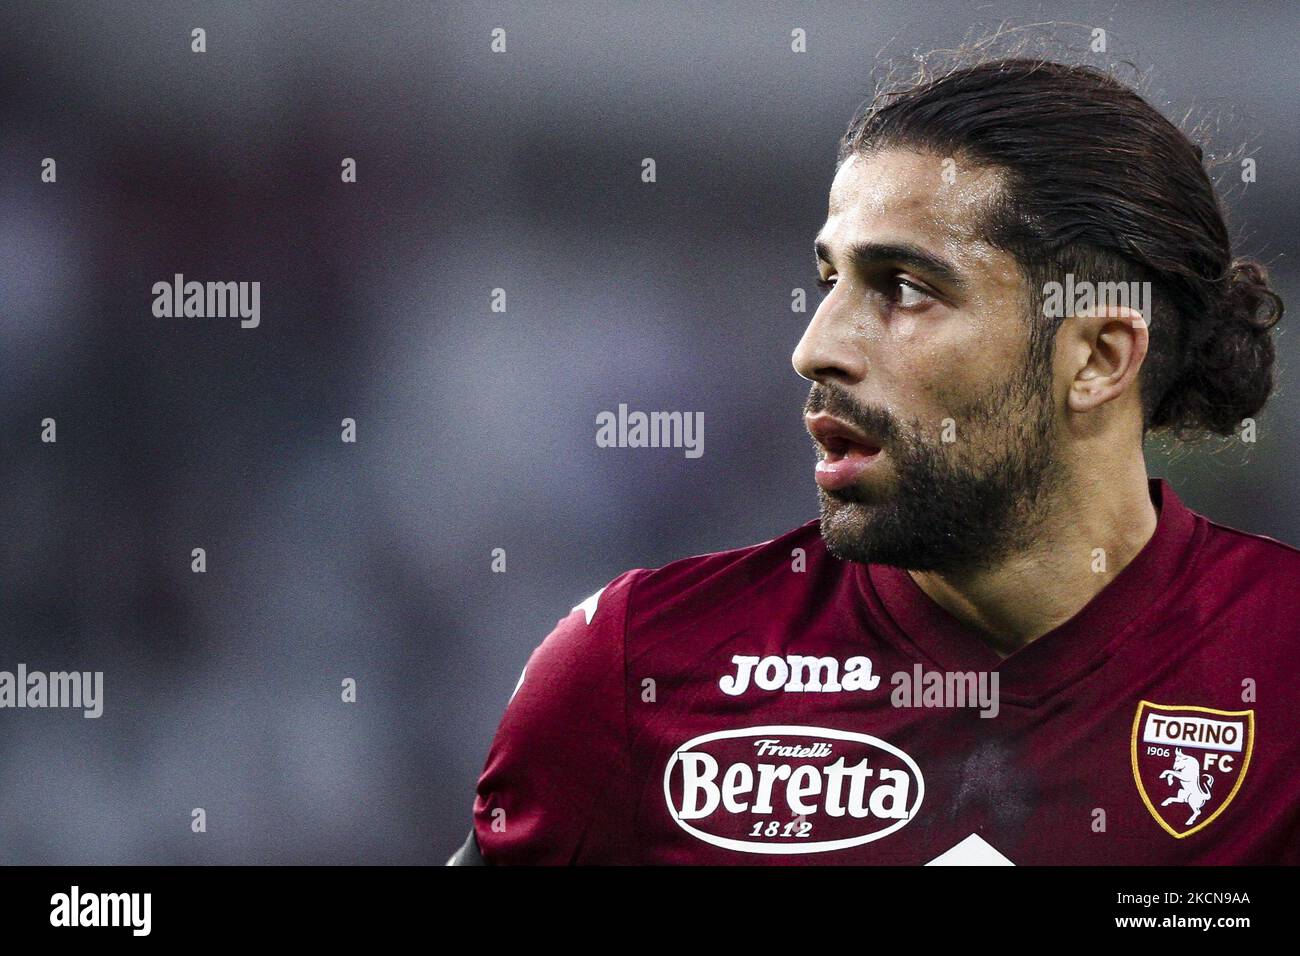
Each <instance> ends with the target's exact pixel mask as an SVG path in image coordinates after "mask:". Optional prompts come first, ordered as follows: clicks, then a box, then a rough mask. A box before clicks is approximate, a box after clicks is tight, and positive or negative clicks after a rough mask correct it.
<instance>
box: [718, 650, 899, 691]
mask: <svg viewBox="0 0 1300 956" xmlns="http://www.w3.org/2000/svg"><path fill="white" fill-rule="evenodd" d="M731 663H732V664H733V665H734V666H735V668H736V673H734V674H725V675H723V677H722V679H721V680H719V681H718V686H719V687H720V688H722V692H723V693H724V694H729V695H730V696H732V697H738V696H739V695H741V694H743V693H744V692H745V691H746V690H747V689H748V688H749V682H750V680H751V679H752V680H753V682H754V686H755V687H757V688H758V689H759V690H779V691H785V692H786V693H822V694H835V693H839V692H840V691H846V690H847V691H854V690H875V689H876V688H877V687H878V686H879V685H880V678H879V677H878V676H876V675H874V674H872V673H871V659H870V658H868V657H850V658H849V659H848V660H846V661H845V662H844V676H843V678H842V679H841V677H840V662H839V661H838V660H836V659H835V658H833V657H803V656H801V655H799V654H787V655H786V656H785V657H747V656H746V655H744V654H737V655H736V656H735V657H733V658H732V659H731Z"/></svg>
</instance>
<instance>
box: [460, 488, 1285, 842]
mask: <svg viewBox="0 0 1300 956" xmlns="http://www.w3.org/2000/svg"><path fill="white" fill-rule="evenodd" d="M1151 495H1152V501H1153V502H1154V504H1155V506H1156V508H1157V509H1158V511H1159V521H1158V524H1157V527H1156V531H1155V534H1154V535H1153V537H1152V538H1151V540H1150V541H1149V542H1148V543H1147V545H1146V546H1145V547H1144V548H1143V549H1142V551H1141V552H1140V553H1139V554H1138V555H1137V557H1136V558H1134V560H1133V561H1132V562H1131V563H1130V564H1129V565H1128V566H1127V567H1125V568H1124V569H1123V570H1122V571H1121V572H1120V573H1119V574H1118V575H1117V576H1116V577H1115V578H1114V579H1113V580H1112V581H1111V582H1110V584H1109V585H1108V586H1107V587H1106V588H1105V589H1104V590H1103V591H1101V592H1100V593H1099V594H1098V595H1097V596H1096V597H1095V598H1094V599H1093V600H1092V601H1090V602H1089V603H1088V604H1087V605H1086V606H1085V607H1084V608H1083V609H1082V610H1081V611H1079V613H1078V614H1076V615H1075V616H1074V617H1073V618H1071V619H1070V620H1069V621H1067V622H1066V623H1065V624H1063V625H1061V626H1060V627H1058V628H1056V629H1055V630H1053V631H1051V632H1050V633H1048V634H1045V635H1044V636H1042V637H1040V638H1038V639H1037V640H1035V641H1033V642H1031V643H1030V644H1029V645H1027V646H1026V647H1024V648H1023V649H1021V650H1018V651H1016V652H1015V653H1014V654H1012V655H1010V656H1009V657H1007V658H1005V659H1002V658H1000V657H999V656H998V655H997V654H996V653H995V652H994V651H993V650H992V649H990V648H989V647H988V645H986V644H985V643H984V642H983V641H982V640H981V639H980V638H979V637H978V636H977V635H976V634H975V633H973V632H972V631H970V630H968V629H967V628H966V627H964V626H963V625H962V624H961V623H959V622H958V621H957V620H956V619H955V618H953V617H952V616H950V615H949V614H948V613H946V612H945V611H944V610H942V609H941V608H940V607H939V606H938V605H937V604H935V603H934V602H933V601H932V600H931V599H930V598H929V597H928V596H927V595H926V594H925V593H924V592H923V591H922V590H921V589H920V588H919V587H918V586H917V585H916V583H915V582H914V581H913V580H912V578H911V577H910V576H909V575H908V574H907V572H906V571H903V570H899V569H896V568H891V567H884V566H880V565H863V564H857V563H853V562H846V561H840V560H838V559H836V558H835V557H833V556H832V555H830V554H829V553H828V552H827V551H826V548H825V546H824V545H823V543H822V540H821V537H820V535H819V533H818V527H817V522H816V521H812V522H809V523H808V524H806V525H804V526H802V527H800V528H798V529H796V530H794V531H792V532H790V533H789V534H786V535H784V536H782V537H780V538H776V539H774V540H772V541H768V542H765V543H763V544H759V545H755V546H753V547H748V548H741V549H739V550H735V551H726V552H722V553H718V554H707V555H701V556H698V557H692V558H687V559H685V560H682V561H677V562H675V563H673V564H669V565H667V566H665V567H663V568H660V569H658V570H636V571H630V572H627V573H625V574H623V575H621V576H619V577H617V578H615V579H614V580H613V581H612V582H610V584H608V585H607V586H606V587H605V588H602V589H601V590H600V591H599V592H597V593H596V594H595V595H592V597H590V598H588V599H587V601H585V602H583V604H581V605H579V606H578V607H576V608H574V610H573V612H572V613H570V614H569V615H568V616H567V617H565V618H564V619H563V620H561V621H560V622H559V623H558V625H557V626H556V628H555V630H554V631H553V632H552V633H551V634H550V636H549V637H547V638H546V640H545V641H544V642H543V643H542V644H541V645H540V646H539V647H538V648H537V650H536V651H535V652H534V653H533V655H532V657H531V658H530V659H529V661H528V664H527V666H526V668H525V670H524V673H523V675H522V676H521V678H520V683H519V685H518V686H517V688H516V690H515V694H514V696H513V697H512V698H511V701H510V703H509V705H508V706H507V708H506V712H505V716H504V718H503V719H502V722H501V726H500V728H499V730H498V731H497V735H496V738H495V740H494V741H493V744H492V748H491V752H490V754H489V756H488V760H487V765H486V768H485V769H484V772H483V775H482V777H481V778H480V780H479V784H478V796H477V799H476V801H475V805H474V817H475V820H474V824H475V833H476V835H477V839H478V843H479V846H480V847H481V851H482V854H483V857H484V859H485V860H486V861H487V862H489V863H503V864H505V863H651V864H654V863H741V864H754V863H836V864H849V863H851V864H926V863H939V864H946V863H969V862H997V863H1003V864H1005V863H1011V864H1020V865H1024V864H1126V865H1127V864H1225V863H1231V864H1241V863H1291V864H1295V863H1300V772H1298V771H1300V693H1298V692H1297V689H1296V685H1297V681H1300V552H1297V551H1296V550H1295V549H1292V548H1290V547H1288V546H1286V545H1284V544H1281V543H1279V542H1277V541H1274V540H1272V539H1269V538H1264V537H1259V536H1255V535H1249V534H1245V533H1242V532H1239V531H1234V530H1232V529H1229V528H1225V527H1222V526H1220V525H1216V524H1214V523H1213V522H1211V521H1209V520H1207V519H1206V518H1204V517H1202V516H1200V515H1198V514H1196V513H1194V512H1192V511H1190V510H1188V509H1187V508H1186V506H1184V505H1183V504H1182V503H1181V502H1180V501H1179V500H1178V498H1177V496H1175V494H1174V493H1173V491H1172V489H1171V488H1170V487H1169V485H1168V484H1167V483H1166V482H1165V481H1163V480H1153V481H1152V482H1151ZM1093 560H1097V561H1100V560H1103V556H1100V555H1098V556H1095V557H1094V558H1093Z"/></svg>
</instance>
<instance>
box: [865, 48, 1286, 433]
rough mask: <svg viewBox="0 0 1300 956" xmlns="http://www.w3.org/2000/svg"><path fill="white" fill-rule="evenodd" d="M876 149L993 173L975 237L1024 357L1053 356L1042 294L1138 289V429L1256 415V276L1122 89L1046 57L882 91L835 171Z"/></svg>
mask: <svg viewBox="0 0 1300 956" xmlns="http://www.w3.org/2000/svg"><path fill="white" fill-rule="evenodd" d="M885 148H906V149H915V150H918V151H923V152H929V153H934V154H937V155H939V156H945V157H961V158H963V159H964V160H965V161H966V162H968V163H969V164H971V165H974V166H977V167H991V168H997V169H1000V170H1001V171H1002V173H1003V174H1004V176H1005V187H1004V188H1003V189H1002V190H1001V195H1000V197H999V199H998V200H997V201H996V203H995V204H994V208H992V209H990V210H989V212H988V218H987V220H986V222H985V223H984V235H985V236H986V238H987V239H988V241H989V242H990V243H991V244H993V245H994V246H996V247H998V248H1000V249H1003V250H1005V251H1007V252H1010V253H1011V254H1012V255H1014V256H1015V258H1016V259H1017V260H1018V262H1019V263H1020V266H1021V270H1022V272H1023V273H1024V275H1025V278H1026V281H1027V283H1028V286H1029V294H1030V309H1031V331H1030V347H1031V356H1034V357H1036V358H1037V359H1038V360H1039V361H1045V360H1046V357H1047V356H1050V347H1051V345H1052V342H1053V340H1054V336H1055V333H1056V329H1057V327H1058V326H1059V321H1060V320H1059V319H1056V320H1050V319H1047V318H1046V317H1043V308H1042V303H1043V295H1042V293H1043V286H1044V283H1046V282H1049V281H1057V282H1059V281H1062V277H1063V276H1064V274H1065V273H1068V272H1072V273H1074V274H1075V276H1076V277H1077V278H1078V279H1089V280H1092V281H1095V282H1119V281H1124V282H1131V281H1149V282H1150V283H1151V290H1152V298H1153V299H1154V300H1155V302H1154V307H1153V309H1152V311H1151V313H1149V314H1150V318H1151V325H1150V347H1149V350H1148V353H1147V358H1146V361H1145V363H1144V365H1143V369H1142V372H1141V374H1140V376H1139V390H1140V394H1141V399H1142V410H1143V427H1144V430H1169V431H1172V432H1174V433H1176V434H1177V435H1179V436H1180V437H1194V436H1197V435H1202V434H1204V433H1205V432H1212V433H1216V434H1220V435H1229V434H1232V433H1233V432H1234V431H1235V430H1236V428H1237V427H1238V426H1239V425H1240V423H1241V420H1242V419H1243V418H1248V417H1250V416H1253V415H1255V414H1256V413H1257V412H1258V411H1259V410H1260V409H1261V408H1263V407H1264V404H1265V402H1266V401H1267V400H1268V398H1269V395H1270V393H1271V392H1272V389H1273V362H1274V348H1273V340H1272V336H1271V334H1270V329H1271V328H1272V327H1273V325H1274V324H1275V323H1276V322H1277V321H1278V320H1279V319H1280V318H1281V317H1282V308H1283V306H1282V300H1281V298H1280V297H1279V296H1278V295H1277V293H1276V292H1274V291H1273V290H1271V289H1270V288H1269V285H1268V275H1267V272H1266V270H1265V269H1264V267H1263V266H1262V265H1260V264H1259V263H1258V262H1254V261H1252V260H1246V259H1234V258H1233V256H1232V250H1231V243H1230V242H1229V239H1228V231H1227V227H1226V226H1225V224H1224V217H1223V212H1222V210H1221V208H1220V205H1219V202H1218V199H1217V197H1216V196H1215V192H1214V187H1213V185H1212V184H1211V182H1210V178H1209V176H1208V175H1207V173H1206V170H1205V167H1204V165H1203V157H1202V153H1201V149H1200V148H1199V147H1198V146H1196V145H1194V144H1193V143H1192V142H1191V141H1190V140H1189V139H1188V138H1187V136H1185V135H1184V134H1183V133H1182V131H1181V130H1179V129H1178V127H1176V126H1175V125H1174V124H1173V123H1171V122H1170V121H1169V120H1167V119H1165V117H1164V116H1162V115H1161V114H1160V113H1159V112H1158V111H1157V110H1156V109H1155V108H1153V107H1152V106H1151V105H1150V104H1148V103H1147V102H1146V100H1144V99H1143V98H1142V97H1141V96H1139V95H1138V94H1137V93H1136V92H1134V91H1133V90H1132V89H1130V88H1129V87H1128V86H1126V85H1124V84H1123V83H1121V82H1120V81H1119V80H1117V79H1115V78H1114V77H1112V76H1110V75H1108V74H1106V73H1103V72H1101V71H1100V70H1096V69H1094V68H1091V67H1088V66H1073V65H1066V64H1062V63H1055V62H1051V61H1049V60H1043V59H1029V58H1020V57H1011V58H1006V59H996V60H993V61H991V62H985V63H980V64H978V65H974V66H964V67H960V68H955V69H952V70H950V71H949V72H947V73H945V74H943V75H940V76H938V77H931V78H926V79H924V80H922V81H919V82H913V83H911V84H910V85H907V86H905V87H904V88H902V89H899V90H893V91H886V92H883V93H880V94H878V95H877V96H876V98H875V100H874V101H873V102H871V103H870V104H869V105H868V106H867V107H866V108H865V109H864V110H862V111H860V112H859V113H858V115H856V116H855V117H854V119H853V122H852V123H851V124H850V126H849V129H848V131H847V132H846V133H845V134H844V137H843V139H842V140H841V142H840V148H839V162H840V163H843V162H844V161H845V160H846V159H847V158H848V157H849V156H851V155H854V154H863V153H869V152H872V151H875V150H879V149H885Z"/></svg>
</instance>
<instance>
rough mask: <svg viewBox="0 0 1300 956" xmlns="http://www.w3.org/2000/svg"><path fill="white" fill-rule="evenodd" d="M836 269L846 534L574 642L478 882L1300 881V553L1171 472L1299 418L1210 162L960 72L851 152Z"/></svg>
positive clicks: (1045, 66) (486, 813)
mask: <svg viewBox="0 0 1300 956" xmlns="http://www.w3.org/2000/svg"><path fill="white" fill-rule="evenodd" d="M815 251H816V258H817V269H818V273H819V276H818V279H819V283H820V284H821V285H822V286H823V287H824V288H825V289H826V293H827V294H826V296H825V298H824V299H823V301H822V302H821V305H820V307H819V308H818V309H817V311H816V314H815V315H814V316H813V318H812V321H811V322H810V323H809V325H808V328H807V330H806V331H805V333H804V335H803V338H802V340H801V341H800V342H799V344H798V347H797V348H796V350H795V353H794V366H795V369H796V370H797V371H798V372H799V374H800V375H802V376H803V377H804V378H806V379H808V380H810V381H811V382H812V383H813V384H812V388H811V391H810V393H809V396H808V401H807V405H806V408H805V420H806V424H807V427H808V431H809V432H810V433H811V435H812V437H813V439H814V441H815V443H816V448H817V453H818V462H817V465H816V472H815V478H816V482H817V486H818V489H819V495H820V501H821V517H820V520H819V521H812V522H809V523H808V524H806V525H804V526H803V527H801V528H797V529H795V530H794V531H792V532H790V533H788V534H786V535H784V536H782V537H779V538H776V539H775V540H772V541H768V542H765V543H763V544H760V545H756V546H753V547H748V548H742V549H739V550H736V551H728V552H723V553H719V554H709V555H703V556H700V557H694V558H688V559H686V560H683V561H678V562H675V563H673V564H669V565H667V566H666V567H663V568H660V569H658V570H636V571H630V572H628V573H625V574H623V575H621V576H620V577H618V578H615V579H614V580H613V581H612V582H610V583H609V584H608V585H607V586H606V587H604V588H602V589H601V590H600V591H598V592H597V593H596V594H594V595H592V596H591V597H590V598H589V599H588V600H586V601H585V602H583V603H582V604H581V605H579V606H578V607H577V608H574V610H573V612H572V613H570V614H569V616H568V617H566V618H564V619H563V620H561V621H560V622H559V624H558V625H557V627H556V628H555V630H554V631H553V632H552V633H551V635H550V636H549V637H548V638H547V639H546V640H545V641H544V642H543V643H542V645H541V646H540V647H539V648H538V649H537V650H536V651H535V652H534V654H533V655H532V657H531V659H530V660H529V662H528V665H527V667H526V668H525V671H524V674H523V675H522V677H521V679H520V684H519V686H518V687H517V688H516V691H515V694H514V696H513V698H512V699H511V702H510V704H509V706H508V707H507V709H506V712H505V716H504V718H503V720H502V723H501V726H500V729H499V731H498V733H497V736H496V739H495V741H494V743H493V745H492V749H491V752H490V754H489V756H488V760H487V766H486V768H485V770H484V772H483V775H482V777H481V779H480V781H479V785H478V797H477V800H476V802H475V805H474V830H473V832H472V833H471V835H470V839H469V840H467V842H466V845H465V847H463V848H462V850H461V851H460V852H459V853H458V854H457V855H456V857H454V858H453V860H452V862H458V863H460V862H475V861H486V862H487V863H493V864H495V863H502V864H510V863H746V864H753V863H837V864H845V863H853V864H925V863H931V862H938V863H988V862H997V863H1003V864H1005V863H1008V862H1009V863H1013V864H1017V865H1024V864H1093V863H1110V864H1156V863H1161V864H1200V863H1211V864H1224V863H1300V775H1297V773H1296V768H1297V766H1300V734H1297V733H1296V727H1297V726H1300V697H1298V696H1297V692H1296V690H1295V687H1296V684H1297V681H1298V680H1300V664H1297V660H1300V654H1298V653H1297V651H1300V614H1298V613H1297V612H1298V610H1300V552H1297V551H1295V550H1293V549H1292V548H1290V547H1288V546H1286V545H1283V544H1281V543H1278V542H1276V541H1273V540H1271V539H1268V538H1263V537H1258V536H1253V535H1248V534H1244V533H1242V532H1238V531H1234V530H1231V529H1228V528H1224V527H1221V526H1219V525H1215V524H1213V523H1212V522H1210V521H1208V520H1207V519H1206V518H1204V517H1202V516H1200V515H1197V514H1195V513H1193V512H1191V511H1190V510H1188V509H1187V508H1186V507H1185V506H1184V505H1183V504H1182V503H1181V502H1180V501H1179V500H1178V498H1177V496H1176V495H1175V494H1174V491H1173V489H1172V488H1170V487H1169V485H1168V484H1167V483H1166V482H1165V481H1163V480H1152V479H1148V477H1147V474H1146V468H1145V463H1144V459H1143V452H1142V445H1143V439H1144V437H1145V435H1146V434H1147V433H1148V432H1152V431H1161V430H1167V431H1172V432H1175V433H1177V434H1180V435H1183V436H1191V435H1196V434H1204V433H1217V434H1222V435H1231V434H1233V433H1234V432H1235V431H1236V430H1237V429H1240V428H1253V427H1254V420H1253V416H1255V415H1256V414H1257V413H1258V412H1259V411H1260V409H1261V408H1262V407H1263V405H1264V403H1265V401H1266V400H1267V398H1268V395H1269V393H1270V390H1271V387H1272V366H1273V357H1274V354H1273V344H1272V341H1271V337H1270V331H1269V330H1270V327H1271V326H1272V325H1273V324H1274V323H1275V322H1276V321H1277V319H1278V318H1280V316H1281V312H1282V304H1281V301H1280V299H1279V298H1278V297H1277V295H1276V294H1275V293H1273V292H1272V291H1271V290H1269V288H1268V285H1267V279H1266V276H1265V273H1264V271H1263V270H1262V268H1261V267H1259V266H1258V265H1256V264H1254V263H1251V262H1248V261H1243V260H1239V259H1234V258H1233V256H1232V252H1231V249H1230V247H1229V242H1228V239H1227V231H1226V229H1225V227H1224V223H1223V218H1222V214H1221V212H1220V209H1219V205H1218V203H1217V201H1216V198H1215V195H1214V191H1213V188H1212V186H1211V184H1210V182H1209V179H1208V178H1207V176H1206V174H1205V171H1204V169H1203V166H1202V160H1201V154H1200V151H1199V149H1197V148H1196V147H1195V146H1193V145H1192V144H1191V143H1190V142H1189V141H1188V140H1187V138H1186V137H1185V136H1184V135H1183V134H1182V133H1181V132H1180V131H1178V130H1177V129H1176V128H1175V127H1174V126H1173V125H1172V124H1170V123H1169V122H1168V121H1167V120H1165V119H1164V118H1163V117H1162V116H1160V114H1159V113H1158V112H1156V111H1155V110H1154V109H1153V108H1152V107H1150V106H1149V105H1148V104H1147V103H1146V102H1145V101H1143V100H1142V99H1141V98H1140V97H1139V96H1138V95H1137V94H1135V93H1134V92H1132V91H1131V90H1129V89H1128V88H1127V87H1125V86H1123V85H1122V84H1120V83H1118V82H1116V81H1114V80H1113V79H1111V78H1108V77H1107V76H1105V75H1103V74H1101V73H1098V72H1096V71H1093V70H1090V69H1086V68H1078V67H1067V66H1063V65H1059V64H1054V63H1048V62H1041V61H1030V60H1019V59H1011V60H1001V61H996V62H991V63H984V64H981V65H978V66H974V67H967V68H962V69H957V70H954V71H952V72H950V73H948V74H946V75H944V76H942V77H940V78H937V79H931V80H928V81H926V82H923V83H920V84H918V85H915V86H912V87H911V88H909V89H905V90H902V91H899V92H897V93H893V94H891V95H888V96H884V97H878V98H877V100H876V101H875V102H874V103H873V104H872V105H871V106H870V107H869V108H868V109H867V110H865V111H864V112H863V113H862V114H860V115H859V116H858V117H856V118H855V120H854V122H853V123H852V125H851V126H850V128H849V131H848V132H847V134H846V135H845V137H844V140H843V142H842V144H841V149H840V156H839V165H838V167H837V172H836V175H835V178H834V182H833V185H832V187H831V192H830V203H829V215H828V217H827V219H826V222H825V224H824V225H823V226H822V228H821V230H820V233H819V235H818V236H817V238H816V243H815Z"/></svg>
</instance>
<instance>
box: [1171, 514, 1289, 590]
mask: <svg viewBox="0 0 1300 956" xmlns="http://www.w3.org/2000/svg"><path fill="white" fill-rule="evenodd" d="M1196 517H1197V520H1199V521H1200V522H1201V523H1202V525H1203V527H1204V529H1205V544H1204V546H1203V548H1202V554H1203V555H1204V557H1205V560H1206V562H1207V563H1208V564H1209V565H1210V566H1212V568H1213V570H1214V572H1215V574H1216V576H1233V577H1236V578H1238V579H1240V581H1241V583H1242V584H1243V585H1254V586H1257V587H1265V588H1274V587H1281V588H1282V589H1284V590H1286V591H1288V592H1290V593H1294V594H1295V595H1296V597H1297V599H1298V600H1300V548H1297V547H1295V546H1293V545H1290V544H1287V543H1286V542H1285V541H1279V540H1278V539H1277V538H1272V537H1269V536H1268V535H1264V534H1257V533H1255V532H1250V531H1243V530H1241V529H1240V528H1234V527H1232V526H1230V525H1227V524H1223V523H1221V522H1218V521H1214V520H1212V519H1210V518H1207V517H1206V516H1205V515H1202V514H1199V513H1198V514H1197V515H1196Z"/></svg>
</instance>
